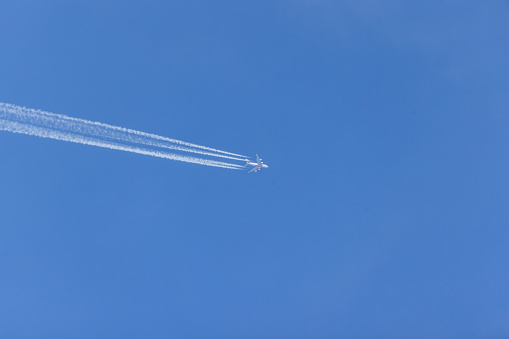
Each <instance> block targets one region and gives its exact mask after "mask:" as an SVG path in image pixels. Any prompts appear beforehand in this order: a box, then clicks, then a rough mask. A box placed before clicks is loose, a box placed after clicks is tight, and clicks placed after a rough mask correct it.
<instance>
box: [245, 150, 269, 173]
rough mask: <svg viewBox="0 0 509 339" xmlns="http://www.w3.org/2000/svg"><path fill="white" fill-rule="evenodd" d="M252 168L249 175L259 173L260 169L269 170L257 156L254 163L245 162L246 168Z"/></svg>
mask: <svg viewBox="0 0 509 339" xmlns="http://www.w3.org/2000/svg"><path fill="white" fill-rule="evenodd" d="M248 165H250V166H254V167H253V169H252V170H250V171H249V173H251V172H255V173H256V172H257V171H259V170H260V169H262V168H269V166H267V165H265V164H264V163H263V162H262V159H260V157H259V156H258V154H257V155H256V162H251V161H249V160H246V166H248Z"/></svg>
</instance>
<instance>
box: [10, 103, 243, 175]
mask: <svg viewBox="0 0 509 339" xmlns="http://www.w3.org/2000/svg"><path fill="white" fill-rule="evenodd" d="M0 130H3V131H9V132H13V133H21V134H27V135H33V136H38V137H42V138H50V139H56V140H61V141H69V142H75V143H78V144H84V145H92V146H98V147H103V148H109V149H115V150H121V151H127V152H132V153H138V154H144V155H151V156H154V157H159V158H165V159H171V160H178V161H184V162H189V163H194V164H200V165H206V166H213V167H221V168H228V169H241V168H242V167H243V166H241V165H238V164H234V163H230V162H224V161H217V160H211V159H206V158H198V157H192V156H188V155H183V154H182V153H194V154H200V155H204V156H209V157H217V158H223V159H230V160H235V161H244V160H245V158H246V157H245V156H243V155H240V154H235V153H230V152H226V151H221V150H217V149H214V148H211V147H205V146H200V145H195V144H191V143H188V142H184V141H180V140H175V139H170V138H166V137H162V136H158V135H155V134H150V133H144V132H140V131H135V130H132V129H127V128H123V127H117V126H112V125H108V124H103V123H100V122H94V121H88V120H84V119H77V118H72V117H68V116H65V115H60V114H54V113H49V112H44V111H40V110H34V109H29V108H25V107H20V106H15V105H11V104H5V103H0ZM169 150H174V151H178V152H180V154H177V153H171V152H169Z"/></svg>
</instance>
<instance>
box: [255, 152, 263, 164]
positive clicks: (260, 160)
mask: <svg viewBox="0 0 509 339" xmlns="http://www.w3.org/2000/svg"><path fill="white" fill-rule="evenodd" d="M256 162H257V163H258V165H261V164H262V159H260V157H259V156H258V154H257V155H256Z"/></svg>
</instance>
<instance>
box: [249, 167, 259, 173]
mask: <svg viewBox="0 0 509 339" xmlns="http://www.w3.org/2000/svg"><path fill="white" fill-rule="evenodd" d="M257 170H258V167H253V169H252V170H250V171H249V172H248V173H251V172H253V171H254V172H255V173H256V171H257Z"/></svg>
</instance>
